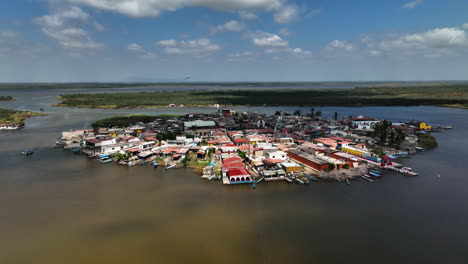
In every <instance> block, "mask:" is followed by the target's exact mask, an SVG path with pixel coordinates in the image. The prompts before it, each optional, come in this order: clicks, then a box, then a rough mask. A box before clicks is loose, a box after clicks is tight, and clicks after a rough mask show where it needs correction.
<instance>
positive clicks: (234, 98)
mask: <svg viewBox="0 0 468 264" xmlns="http://www.w3.org/2000/svg"><path fill="white" fill-rule="evenodd" d="M58 99H59V100H61V102H60V103H58V104H55V105H54V106H59V107H80V108H101V109H118V108H129V109H133V108H155V107H169V106H170V105H171V106H184V107H208V106H214V105H220V106H221V107H223V106H229V107H230V106H347V107H360V106H424V105H426V106H440V107H450V108H461V109H468V86H430V87H372V88H352V89H321V90H317V89H314V90H305V89H289V90H286V89H282V90H279V89H271V90H224V91H223V90H217V91H206V90H197V91H162V92H130V93H94V94H66V95H60V96H59V97H58Z"/></svg>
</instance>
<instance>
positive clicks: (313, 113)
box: [309, 107, 315, 118]
mask: <svg viewBox="0 0 468 264" xmlns="http://www.w3.org/2000/svg"><path fill="white" fill-rule="evenodd" d="M309 116H310V117H312V118H315V109H314V108H313V107H312V108H310V114H309Z"/></svg>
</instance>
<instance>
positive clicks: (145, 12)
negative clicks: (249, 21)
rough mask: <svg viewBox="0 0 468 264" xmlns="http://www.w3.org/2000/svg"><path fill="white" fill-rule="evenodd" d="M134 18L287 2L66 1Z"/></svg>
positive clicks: (269, 7)
mask: <svg viewBox="0 0 468 264" xmlns="http://www.w3.org/2000/svg"><path fill="white" fill-rule="evenodd" d="M64 1H66V2H68V3H73V4H81V5H87V6H90V7H94V8H99V9H103V10H109V11H113V12H117V13H121V14H125V15H128V16H133V17H146V16H159V15H160V14H161V13H162V12H165V11H176V10H178V9H181V8H186V7H206V8H211V9H216V10H222V11H242V10H253V9H263V10H267V11H271V10H278V9H280V8H281V7H282V6H283V5H284V2H285V0H64Z"/></svg>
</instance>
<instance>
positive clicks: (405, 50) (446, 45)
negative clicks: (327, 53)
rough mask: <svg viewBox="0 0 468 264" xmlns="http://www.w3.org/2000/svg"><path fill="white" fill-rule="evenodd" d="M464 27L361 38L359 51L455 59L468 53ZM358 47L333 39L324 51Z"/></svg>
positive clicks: (373, 53)
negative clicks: (453, 57)
mask: <svg viewBox="0 0 468 264" xmlns="http://www.w3.org/2000/svg"><path fill="white" fill-rule="evenodd" d="M464 28H465V25H463V26H460V27H451V28H450V27H445V28H436V29H431V30H427V31H424V32H418V33H407V34H392V35H385V36H380V37H379V36H370V35H361V38H360V42H361V45H360V48H362V50H363V51H365V52H367V53H368V54H369V55H371V56H380V55H390V56H404V57H410V56H412V57H424V58H440V57H447V56H456V55H457V54H458V55H459V54H461V53H468V32H467V31H466V30H465V29H464ZM358 45H359V44H358ZM358 45H353V44H349V43H347V42H345V41H338V40H335V41H332V42H330V43H329V44H328V45H327V49H332V50H336V49H343V50H349V51H351V50H353V49H354V48H356V47H358Z"/></svg>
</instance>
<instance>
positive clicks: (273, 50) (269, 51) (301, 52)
mask: <svg viewBox="0 0 468 264" xmlns="http://www.w3.org/2000/svg"><path fill="white" fill-rule="evenodd" d="M265 53H267V54H275V53H287V54H291V55H310V54H312V52H310V51H307V50H303V49H301V48H295V49H292V48H271V49H266V50H265Z"/></svg>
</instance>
